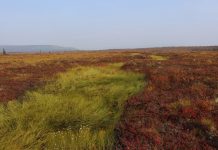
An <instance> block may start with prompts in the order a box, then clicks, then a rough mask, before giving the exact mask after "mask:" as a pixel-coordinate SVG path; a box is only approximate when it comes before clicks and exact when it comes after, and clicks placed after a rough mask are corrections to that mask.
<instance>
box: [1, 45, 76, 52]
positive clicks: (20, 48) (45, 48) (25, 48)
mask: <svg viewBox="0 0 218 150" xmlns="http://www.w3.org/2000/svg"><path fill="white" fill-rule="evenodd" d="M3 48H4V49H5V50H6V52H40V51H41V52H58V51H72V50H78V49H76V48H73V47H62V46H56V45H0V51H2V50H3Z"/></svg>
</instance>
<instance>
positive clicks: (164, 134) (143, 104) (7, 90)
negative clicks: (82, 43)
mask: <svg viewBox="0 0 218 150" xmlns="http://www.w3.org/2000/svg"><path fill="white" fill-rule="evenodd" d="M115 62H122V63H123V65H122V67H121V68H122V69H123V70H125V71H134V72H139V73H143V74H144V75H145V77H146V79H145V81H146V82H147V85H146V86H145V88H144V90H143V91H142V92H140V93H139V94H137V95H135V96H134V97H131V98H129V99H128V100H127V102H126V103H125V107H124V112H123V114H122V116H121V118H120V121H119V122H118V123H117V125H116V130H115V131H116V142H115V149H181V150H184V149H185V150H186V149H187V150H188V149H216V148H218V130H217V129H218V52H217V51H203V50H202V49H201V51H187V50H183V49H180V50H179V51H164V52H163V51H162V52H161V51H159V50H157V51H156V50H152V51H144V50H135V51H111V52H110V51H105V52H78V53H63V54H61V53H60V54H34V55H33V54H31V55H30V54H28V55H24V54H19V55H8V56H0V101H2V102H4V103H6V102H8V101H10V100H14V99H21V100H22V96H23V95H24V94H25V91H27V90H30V89H33V88H34V87H40V86H42V85H43V84H44V83H45V81H48V80H49V79H50V78H51V76H55V75H56V74H57V73H59V72H64V71H66V70H68V69H70V68H72V67H75V66H78V65H83V66H90V65H92V66H96V65H97V66H105V65H106V64H108V63H115Z"/></svg>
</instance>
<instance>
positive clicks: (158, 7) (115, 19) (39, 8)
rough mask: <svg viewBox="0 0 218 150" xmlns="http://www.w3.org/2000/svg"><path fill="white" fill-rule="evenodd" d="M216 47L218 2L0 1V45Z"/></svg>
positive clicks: (158, 0)
mask: <svg viewBox="0 0 218 150" xmlns="http://www.w3.org/2000/svg"><path fill="white" fill-rule="evenodd" d="M6 44H7V45H17V44H19V45H25V44H54V45H60V46H74V47H77V48H80V49H108V48H137V47H157V46H188V45H218V0H0V45H6Z"/></svg>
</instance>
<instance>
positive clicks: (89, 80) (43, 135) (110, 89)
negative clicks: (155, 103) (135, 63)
mask: <svg viewBox="0 0 218 150" xmlns="http://www.w3.org/2000/svg"><path fill="white" fill-rule="evenodd" d="M120 65H121V64H113V65H109V66H105V67H78V68H75V69H72V70H70V71H68V72H67V73H64V74H60V75H59V77H58V78H57V79H56V80H55V81H53V82H51V83H48V84H47V85H46V86H45V87H44V88H42V89H38V90H36V91H32V92H28V93H27V94H26V96H25V97H24V98H23V100H22V101H23V102H22V103H21V102H18V101H12V102H9V103H8V105H7V106H3V105H0V149H5V150H12V149H16V150H23V149H52V150H53V149H54V150H55V149H57V150H59V149H63V150H65V149H69V150H70V149H73V150H74V149H75V150H80V149H81V150H83V149H87V150H88V149H112V148H113V143H114V128H115V125H116V123H117V122H118V121H119V118H120V115H121V114H122V111H123V105H124V102H125V100H127V98H128V97H130V96H132V95H133V94H136V93H137V92H139V91H140V89H142V87H143V86H144V77H143V76H142V75H141V74H136V73H131V72H128V73H127V72H124V71H121V70H119V67H120Z"/></svg>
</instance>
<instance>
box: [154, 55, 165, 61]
mask: <svg viewBox="0 0 218 150" xmlns="http://www.w3.org/2000/svg"><path fill="white" fill-rule="evenodd" d="M150 57H151V59H152V60H157V61H164V60H167V59H168V58H167V57H164V56H159V55H150Z"/></svg>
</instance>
